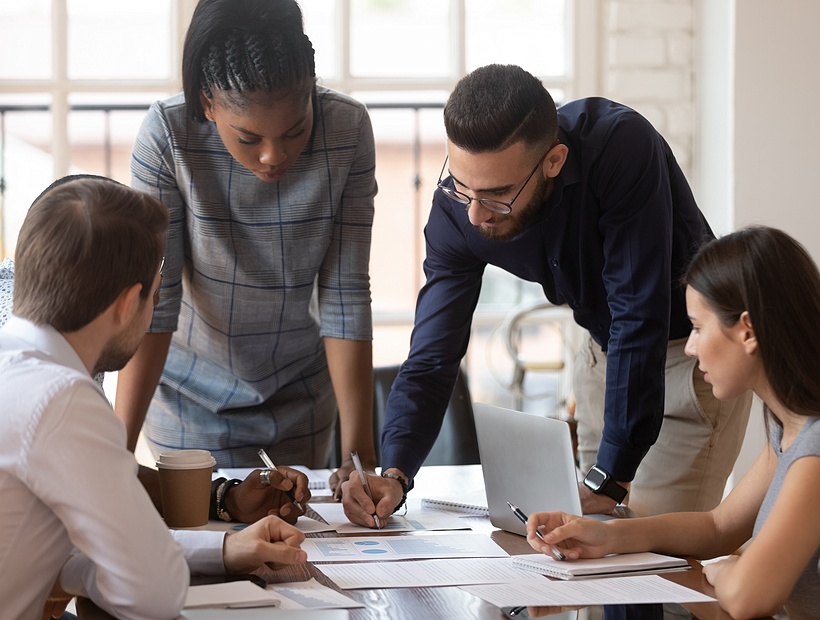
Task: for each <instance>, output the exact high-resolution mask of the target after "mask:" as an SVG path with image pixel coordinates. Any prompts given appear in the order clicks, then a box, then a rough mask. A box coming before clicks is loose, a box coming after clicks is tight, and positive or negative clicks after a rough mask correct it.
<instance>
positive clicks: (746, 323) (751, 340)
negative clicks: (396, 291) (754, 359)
mask: <svg viewBox="0 0 820 620" xmlns="http://www.w3.org/2000/svg"><path fill="white" fill-rule="evenodd" d="M738 326H739V328H740V337H741V339H742V342H743V346H744V347H745V348H746V352H747V353H754V352H755V351H757V336H756V335H755V330H754V327H752V317H751V316H749V312H748V311H747V310H744V311H743V313H742V314H741V315H740V318H739V319H738Z"/></svg>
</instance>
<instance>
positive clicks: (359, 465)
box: [350, 450, 382, 529]
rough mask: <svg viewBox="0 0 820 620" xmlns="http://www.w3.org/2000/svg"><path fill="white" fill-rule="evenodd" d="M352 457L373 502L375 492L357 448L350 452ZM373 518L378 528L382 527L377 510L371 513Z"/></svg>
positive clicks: (366, 491) (374, 503)
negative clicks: (372, 491) (371, 489)
mask: <svg viewBox="0 0 820 620" xmlns="http://www.w3.org/2000/svg"><path fill="white" fill-rule="evenodd" d="M350 458H351V459H353V464H354V465H355V466H356V472H357V473H358V474H359V480H361V481H362V486H363V487H364V492H365V493H367V496H368V497H369V498H370V501H371V502H373V494H372V493H371V492H370V485H369V484H367V476H365V474H364V469H362V462H361V460H360V459H359V453H358V452H356V451H355V450H354V451H353V452H351V453H350ZM373 505H374V506H375V505H376V502H373ZM371 516H372V517H373V520H374V521H375V522H376V529H381V527H382V525H381V523H380V522H379V515H377V514H376V513H375V512H374V513H373V514H372V515H371Z"/></svg>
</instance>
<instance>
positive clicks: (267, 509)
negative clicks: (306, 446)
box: [224, 467, 310, 523]
mask: <svg viewBox="0 0 820 620" xmlns="http://www.w3.org/2000/svg"><path fill="white" fill-rule="evenodd" d="M266 471H269V472H270V473H268V474H267V478H268V480H270V485H269V486H268V485H265V484H264V483H263V479H262V475H261V474H262V470H260V469H255V470H253V471H252V472H251V473H250V474H248V477H247V478H245V480H243V481H242V484H238V485H236V486H235V487H231V488H230V489H228V492H227V494H226V497H225V499H224V502H225V510H227V511H228V514H230V515H231V516H232V517H233V519H234V521H241V522H242V523H254V522H255V521H257V520H259V519H261V518H262V517H265V516H267V515H275V516H278V517H281V518H282V519H284V520H285V521H287V522H288V523H296V519H298V518H299V516H300V515H301V514H302V513H301V512H300V511H299V509H298V508H297V507H296V506H294V505H293V502H291V501H290V498H289V497H288V495H287V491H290V490H292V491H293V495H294V497H295V498H296V500H297V501H298V502H300V503H301V504H302V505H303V506H304V505H305V502H307V501H308V500H310V491H309V490H308V479H307V476H306V475H305V474H303V473H302V472H300V471H296V470H295V469H291V468H290V467H277V468H276V469H271V470H266Z"/></svg>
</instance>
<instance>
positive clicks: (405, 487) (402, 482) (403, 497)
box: [382, 471, 410, 513]
mask: <svg viewBox="0 0 820 620" xmlns="http://www.w3.org/2000/svg"><path fill="white" fill-rule="evenodd" d="M382 478H390V479H391V480H398V482H399V484H400V485H401V501H400V502H399V503H398V504H396V507H395V508H394V509H393V513H396V512H397V511H398V510H399V508H401V507H402V506H404V502H406V501H407V491H409V490H410V487H409V485H408V484H407V480H405V479H404V478H402V477H401V476H399V475H398V474H391V473H388V472H386V471H383V472H382Z"/></svg>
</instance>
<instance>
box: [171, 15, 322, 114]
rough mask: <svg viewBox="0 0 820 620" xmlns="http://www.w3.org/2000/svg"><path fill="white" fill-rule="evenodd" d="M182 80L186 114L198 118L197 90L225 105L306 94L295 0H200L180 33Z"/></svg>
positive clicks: (308, 81)
mask: <svg viewBox="0 0 820 620" xmlns="http://www.w3.org/2000/svg"><path fill="white" fill-rule="evenodd" d="M182 83H183V90H184V91H185V101H186V104H187V106H188V109H189V110H190V113H191V116H192V118H193V119H194V120H196V121H200V122H202V121H204V120H205V113H204V110H203V108H202V102H201V101H200V93H204V94H205V95H206V96H207V97H208V98H209V99H211V98H213V95H214V91H218V92H219V93H220V94H221V95H222V100H223V102H224V103H226V104H227V105H230V106H233V107H234V108H235V109H237V110H240V111H241V110H243V109H245V107H246V106H247V105H248V104H250V103H257V102H259V101H260V100H265V99H273V100H277V99H282V98H284V97H286V96H288V95H291V94H294V93H300V92H304V93H305V95H306V96H307V95H310V94H311V93H312V92H313V89H314V87H315V83H316V65H315V61H314V51H313V45H312V44H311V42H310V39H308V37H307V36H306V35H305V33H304V28H303V24H302V11H301V9H300V8H299V5H298V4H297V3H296V2H295V0H200V2H199V4H198V5H197V7H196V9H195V10H194V14H193V17H192V19H191V25H190V27H189V28H188V33H187V34H186V36H185V45H184V48H183V53H182Z"/></svg>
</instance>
